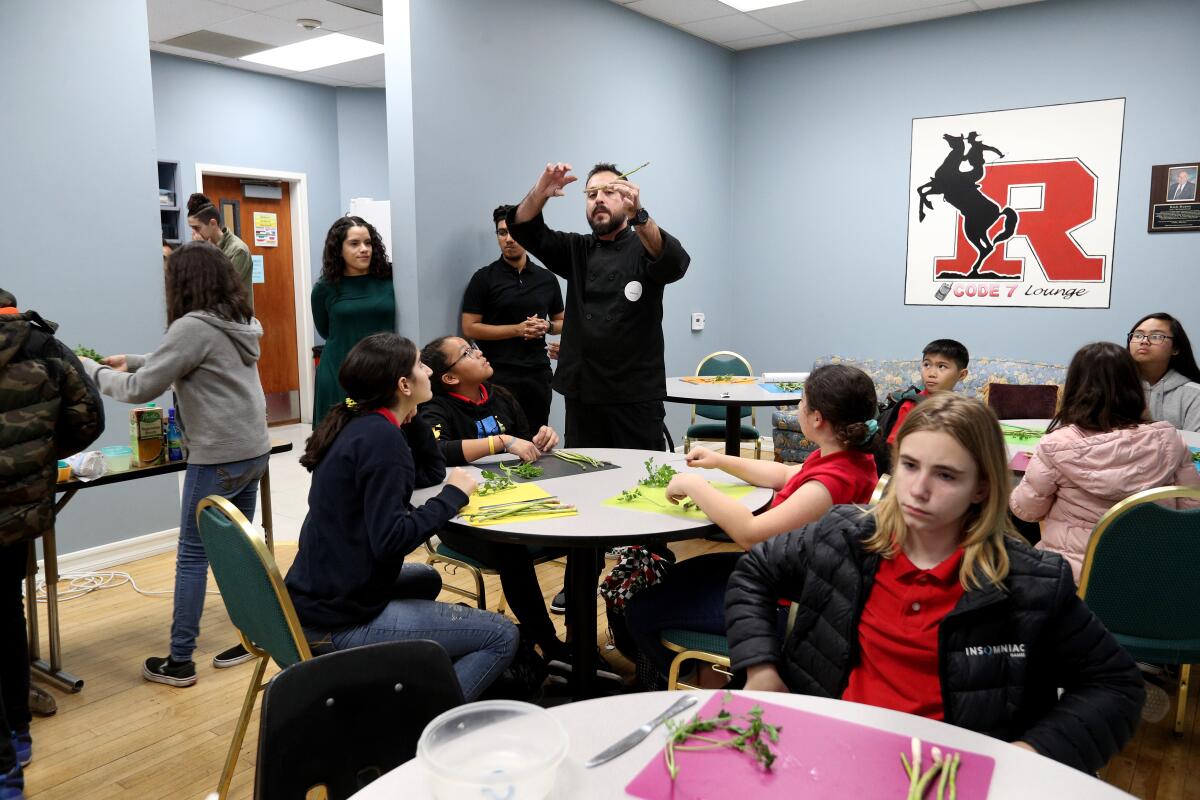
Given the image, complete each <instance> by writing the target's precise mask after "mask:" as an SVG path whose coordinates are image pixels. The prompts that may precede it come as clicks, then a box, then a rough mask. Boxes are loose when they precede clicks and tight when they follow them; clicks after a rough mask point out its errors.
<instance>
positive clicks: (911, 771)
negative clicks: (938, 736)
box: [900, 736, 960, 800]
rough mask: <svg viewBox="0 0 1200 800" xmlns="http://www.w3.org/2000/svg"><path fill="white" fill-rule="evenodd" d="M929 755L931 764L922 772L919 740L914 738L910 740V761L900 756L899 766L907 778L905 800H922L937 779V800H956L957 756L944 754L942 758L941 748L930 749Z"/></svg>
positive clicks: (958, 759)
mask: <svg viewBox="0 0 1200 800" xmlns="http://www.w3.org/2000/svg"><path fill="white" fill-rule="evenodd" d="M930 755H932V756H933V764H931V765H930V767H929V769H927V770H925V771H924V772H922V771H921V740H920V739H918V738H917V737H915V736H914V737H913V739H912V761H909V760H908V757H907V756H906V755H905V754H904V753H901V754H900V764H901V765H902V766H903V767H904V774H905V775H907V776H908V797H907V800H924V797H925V793H926V792H927V791H928V790H929V786H930V784H931V783H933V779H934V778H937V794H936V797H937V800H956V798H957V797H958V785H957V784H958V764H959V761H960V757H959V754H958V753H946V754H945V756H943V755H942V750H941V748H939V747H937V746H934V747H932V748H930Z"/></svg>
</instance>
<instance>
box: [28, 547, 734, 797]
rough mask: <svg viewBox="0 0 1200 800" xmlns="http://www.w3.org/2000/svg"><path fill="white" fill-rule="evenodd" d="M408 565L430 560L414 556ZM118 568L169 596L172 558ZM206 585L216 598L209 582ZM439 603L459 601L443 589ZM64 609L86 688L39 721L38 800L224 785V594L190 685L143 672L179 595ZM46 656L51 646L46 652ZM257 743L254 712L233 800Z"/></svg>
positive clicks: (495, 583)
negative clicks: (216, 660)
mask: <svg viewBox="0 0 1200 800" xmlns="http://www.w3.org/2000/svg"><path fill="white" fill-rule="evenodd" d="M673 547H674V549H675V551H676V552H677V553H678V554H679V555H680V556H681V557H685V558H686V557H690V556H692V555H697V554H699V553H704V552H709V551H712V550H717V549H724V548H728V547H729V545H718V544H714V543H710V542H706V541H697V542H681V543H679V544H677V545H673ZM418 552H419V551H418ZM295 556H296V546H295V545H294V544H290V543H280V544H279V545H278V546H277V548H276V560H277V561H278V563H279V567H280V570H281V571H282V572H285V573H286V572H287V568H288V567H289V566H290V565H291V563H292V559H294V558H295ZM410 560H413V561H423V559H422V558H420V557H419V556H418V555H416V554H414V555H413V556H412V557H410ZM116 569H118V570H122V571H126V572H128V573H130V574H131V575H132V576H133V578H134V580H136V581H137V584H138V586H140V587H141V588H142V589H146V590H160V589H170V588H171V586H172V581H173V580H174V575H175V554H174V553H164V554H162V555H158V556H154V557H152V558H146V559H143V560H141V561H136V562H133V563H131V564H128V565H125V566H123V567H118V568H116ZM562 576H563V568H562V566H561V565H560V564H557V563H554V562H551V563H548V564H543V565H541V566H540V567H538V577H539V579H540V581H541V585H542V589H543V591H544V594H545V595H546V598H547V601H549V599H550V598H552V597H553V596H554V594H555V593H556V592H557V591H558V590H559V589H560V588H561V587H562ZM443 580H444V581H445V583H446V584H453V585H457V586H462V587H466V588H470V587H471V586H472V582H471V581H470V580H469V579H468V578H466V577H464V575H463V574H461V573H460V574H458V575H449V574H445V573H443ZM486 581H487V586H488V603H489V606H490V607H494V605H495V602H496V600H497V599H498V597H499V579H498V578H496V577H487V578H486ZM209 588H210V589H211V590H212V591H213V592H215V591H216V584H215V583H214V582H213V581H212V580H211V578H210V580H209ZM439 599H442V600H445V601H447V602H458V601H460V600H461V598H460V597H457V596H455V595H453V594H451V593H449V592H446V591H443V592H442V595H441V597H440V598H439ZM41 610H42V614H41V621H42V628H41V630H42V631H45V609H44V608H42V609H41ZM60 613H61V616H62V629H63V650H64V655H63V661H64V666H65V667H66V668H67V669H68V670H69V671H71V672H73V673H75V674H76V675H78V676H79V677H81V678H83V679H84V681H85V686H84V688H83V691H82V692H80V693H78V694H67V693H66V692H62V691H60V690H58V689H55V688H53V687H48V688H50V690H51V692H52V693H53V694H54V696H55V697H56V698H57V700H58V714H56V715H55V716H53V717H48V718H45V719H42V718H36V717H35V718H34V721H33V730H32V733H33V742H34V751H33V752H34V759H33V763H32V764H30V765H29V767H27V768H26V773H25V776H26V793H27V796H28V798H29V800H60V799H61V800H76V798H80V797H86V798H88V800H103V799H104V798H141V799H143V800H150V799H151V798H172V800H187V799H189V798H203V797H204V796H205V795H206V793H207V792H209V791H211V790H213V789H215V788H216V785H217V779H218V777H219V776H220V773H221V767H222V765H223V763H224V758H225V751H226V749H227V748H228V746H229V737H230V736H231V734H232V732H233V728H234V725H235V724H236V722H237V714H238V709H239V708H240V706H241V703H242V698H243V696H244V693H245V690H246V685H247V683H248V682H249V680H250V672H251V669H252V665H250V664H243V665H241V666H238V667H233V668H231V669H223V670H215V669H213V667H212V657H213V656H214V655H216V654H217V653H219V652H221V651H222V650H224V649H225V648H226V647H229V646H230V645H232V644H235V643H236V642H237V641H238V639H237V634H236V633H235V632H234V629H233V626H232V625H231V624H230V622H229V617H228V615H227V614H226V613H225V607H224V605H223V604H222V603H221V598H220V597H219V596H218V595H216V594H212V595H210V596H209V597H208V600H207V602H206V604H205V607H204V619H203V623H202V631H201V635H200V641H199V649H198V650H197V651H196V656H195V658H196V669H197V672H198V674H199V678H200V680H199V681H198V682H197V683H196V685H194V686H191V687H189V688H186V689H176V688H173V687H169V686H163V685H161V684H155V683H148V682H147V681H145V680H143V679H142V676H141V663H142V661H143V660H144V659H146V658H147V657H149V656H161V655H166V653H167V633H168V630H169V628H170V624H171V598H170V597H145V596H143V595H140V594H138V593H136V592H135V591H134V590H133V589H132V588H131V587H129V586H127V585H126V586H121V587H118V588H113V589H104V590H101V591H95V592H92V593H91V594H88V595H85V596H83V597H80V598H78V599H74V600H70V601H68V602H65V603H62V604H60ZM597 618H598V620H599V629H600V630H599V637H598V638H599V643H600V645H601V646H604V645H605V644H607V623H606V621H605V617H604V607H603V604H602V603H601V602H599V601H598V602H597ZM553 619H554V620H555V622H556V624H557V625H558V627H559V634H560V635H562V634H563V633H564V631H563V629H562V626H563V617H561V616H557V615H555V616H553ZM45 648H46V644H45V643H44V642H43V653H45V652H46V649H45ZM605 655H606V657H607V658H609V659H610V661H612V662H613V664H614V666H616V667H617V668H618V669H619V670H621V671H623V672H626V673H627V674H632V671H633V668H632V666H631V665H630V664H629V663H628V662H626V661H625V660H624V659H622V658H621V656H620V654H619V653H617V651H615V650H612V651H606V653H605ZM275 671H277V670H276V669H275V667H274V666H273V665H272V666H271V667H269V668H268V673H267V674H268V676H269V675H272V674H274V672H275ZM37 680H38V679H37V678H36V677H35V681H37ZM38 683H39V685H41V686H43V687H46V686H47V684H46V683H45V682H43V681H38ZM257 741H258V713H257V711H256V712H255V716H254V721H253V722H252V724H251V726H250V730H249V732H248V733H247V735H246V744H245V746H244V747H243V748H242V754H241V757H240V758H239V760H238V768H237V774H236V776H235V778H234V782H233V787H232V791H231V793H230V796H231V797H234V798H249V797H250V796H251V794H252V789H253V784H254V762H255V749H256V747H257Z"/></svg>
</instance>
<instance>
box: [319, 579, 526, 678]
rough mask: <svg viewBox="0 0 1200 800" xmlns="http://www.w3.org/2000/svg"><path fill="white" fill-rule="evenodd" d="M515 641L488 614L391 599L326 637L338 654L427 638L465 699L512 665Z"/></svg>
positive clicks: (505, 623)
mask: <svg viewBox="0 0 1200 800" xmlns="http://www.w3.org/2000/svg"><path fill="white" fill-rule="evenodd" d="M405 566H406V567H407V566H408V565H407V564H406V565H405ZM414 566H416V565H414ZM306 633H307V634H308V636H309V638H310V639H313V638H314V633H315V632H314V631H309V630H307V629H306ZM520 638H521V637H520V634H519V633H518V632H517V626H516V625H514V624H513V623H512V622H510V621H509V620H507V619H505V618H504V617H502V616H500V615H499V614H495V613H492V612H491V611H480V610H479V609H477V608H471V607H469V606H463V605H457V604H455V605H452V604H450V603H438V602H436V601H433V600H423V599H411V598H410V599H403V600H393V601H391V602H390V603H388V604H387V606H385V607H384V609H383V611H381V612H380V613H379V616H377V617H375V619H373V620H371V621H370V622H367V623H364V624H362V625H356V626H354V627H353V628H343V629H342V630H339V631H334V632H333V633H331V634H330V635H329V639H330V641H331V642H332V644H333V646H334V648H336V649H338V650H348V649H349V648H351V647H361V646H363V645H366V644H376V643H377V642H398V641H405V640H409V639H432V640H433V641H435V642H437V643H438V644H440V645H441V646H442V647H444V648H445V649H446V652H447V653H448V654H449V655H450V660H451V661H453V662H454V672H455V674H456V675H457V676H458V684H459V686H461V687H462V693H463V696H464V697H465V698H466V699H467V700H468V701H471V700H474V699H475V698H477V697H478V696H479V695H480V693H482V692H483V690H484V689H486V688H487V687H488V686H490V685H491V683H492V681H494V680H496V678H498V677H499V676H500V673H502V672H503V671H504V670H505V668H507V667H508V665H509V664H511V663H512V660H513V657H514V656H516V654H517V643H518V642H519V640H520Z"/></svg>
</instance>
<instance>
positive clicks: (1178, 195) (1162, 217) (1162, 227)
mask: <svg viewBox="0 0 1200 800" xmlns="http://www.w3.org/2000/svg"><path fill="white" fill-rule="evenodd" d="M1198 176H1200V159H1196V160H1194V161H1192V162H1191V163H1190V164H1189V163H1187V162H1184V163H1179V162H1176V163H1174V164H1156V165H1154V166H1153V167H1151V168H1150V203H1149V205H1150V213H1149V217H1148V219H1147V220H1146V230H1147V231H1149V232H1150V233H1184V232H1193V231H1200V200H1198V199H1197V197H1196V182H1197V177H1198Z"/></svg>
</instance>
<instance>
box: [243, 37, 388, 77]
mask: <svg viewBox="0 0 1200 800" xmlns="http://www.w3.org/2000/svg"><path fill="white" fill-rule="evenodd" d="M382 52H383V45H381V44H379V43H378V42H369V41H367V40H366V39H358V38H355V37H353V36H345V35H344V34H341V33H331V34H328V35H327V36H318V37H317V38H315V39H307V40H305V41H303V42H296V43H295V44H289V45H284V46H283V47H274V48H272V49H270V50H263V51H262V52H261V53H251V54H250V55H248V56H242V59H241V60H242V61H253V62H254V63H255V64H265V65H266V66H268V67H278V68H279V69H289V70H292V71H293V72H308V71H309V70H313V69H321V67H330V66H333V65H334V64H342V63H344V62H346V61H357V60H358V59H360V58H367V57H369V56H377V55H379V54H380V53H382Z"/></svg>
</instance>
